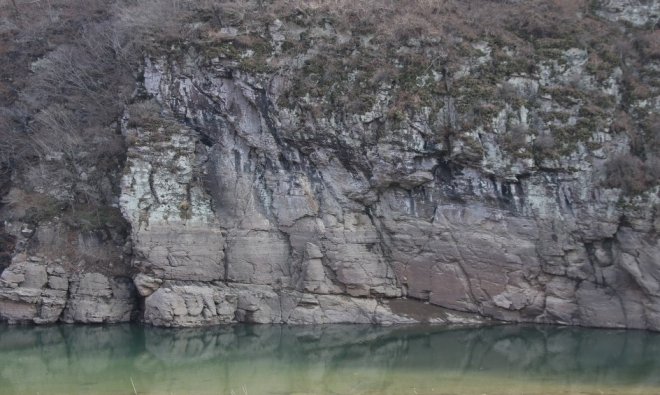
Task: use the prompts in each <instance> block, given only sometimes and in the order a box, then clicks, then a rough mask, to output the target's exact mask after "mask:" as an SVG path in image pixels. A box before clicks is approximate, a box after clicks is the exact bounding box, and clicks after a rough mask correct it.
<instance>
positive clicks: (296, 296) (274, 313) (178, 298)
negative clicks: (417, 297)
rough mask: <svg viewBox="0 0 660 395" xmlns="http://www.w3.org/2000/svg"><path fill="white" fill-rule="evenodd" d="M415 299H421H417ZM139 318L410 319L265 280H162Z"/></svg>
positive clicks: (363, 302) (180, 322) (194, 322)
mask: <svg viewBox="0 0 660 395" xmlns="http://www.w3.org/2000/svg"><path fill="white" fill-rule="evenodd" d="M417 303H420V302H417ZM144 320H145V322H146V323H149V324H152V325H156V326H172V327H193V326H202V325H217V324H222V323H232V322H246V323H258V324H266V323H275V324H281V323H284V324H286V323H288V324H296V325H297V324H332V323H371V324H376V323H378V324H395V323H414V322H419V321H420V320H418V319H414V318H410V317H405V316H403V315H398V314H394V313H393V312H392V311H391V309H390V308H389V306H388V305H387V304H384V303H382V302H380V301H378V300H376V299H363V298H353V297H349V296H343V295H313V294H305V293H301V292H297V291H291V290H276V289H273V288H272V287H269V286H264V285H242V284H230V285H224V284H208V283H186V282H166V283H164V284H163V285H162V286H161V287H160V288H159V289H158V290H157V291H156V292H154V293H153V294H152V295H150V296H148V297H147V298H146V300H145V313H144Z"/></svg>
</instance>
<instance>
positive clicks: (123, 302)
mask: <svg viewBox="0 0 660 395" xmlns="http://www.w3.org/2000/svg"><path fill="white" fill-rule="evenodd" d="M69 287H70V290H69V299H68V301H67V303H66V309H65V310H64V312H63V314H62V321H63V322H66V323H74V322H79V323H116V322H128V321H130V320H131V317H132V314H133V312H134V311H135V309H136V307H137V305H136V302H137V295H136V291H135V287H134V285H133V282H132V281H131V280H130V279H128V278H123V277H118V278H113V279H108V278H107V277H106V276H104V275H102V274H100V273H84V274H79V275H75V276H73V277H72V278H71V280H70V285H69Z"/></svg>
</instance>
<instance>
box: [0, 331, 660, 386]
mask: <svg viewBox="0 0 660 395" xmlns="http://www.w3.org/2000/svg"><path fill="white" fill-rule="evenodd" d="M135 393H137V394H138V395H142V394H164V395H169V394H172V395H194V394H215V395H218V394H228V395H232V394H233V395H245V394H248V395H258V394H397V395H399V394H476V395H482V394H487V395H494V394H594V395H601V394H660V333H651V332H644V331H616V330H598V329H576V328H561V327H546V326H543V327H530V326H515V325H502V326H488V327H480V328H447V327H442V326H404V327H401V326H399V327H377V326H367V325H334V326H312V327H290V326H279V325H278V326H270V325H263V326H255V325H234V326H225V327H215V328H197V329H162V328H150V327H142V326H139V325H114V326H66V325H61V326H50V327H7V326H0V395H5V394H15V395H27V394H30V395H48V394H57V395H59V394H69V395H72V394H85V395H94V394H123V395H131V394H133V395H135Z"/></svg>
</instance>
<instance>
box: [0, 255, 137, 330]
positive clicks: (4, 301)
mask: <svg viewBox="0 0 660 395" xmlns="http://www.w3.org/2000/svg"><path fill="white" fill-rule="evenodd" d="M136 308H137V296H136V292H135V287H134V285H133V281H132V280H131V279H129V278H122V277H118V278H114V279H109V278H108V277H106V276H105V275H103V274H99V273H81V274H76V275H73V276H70V275H69V274H67V272H66V271H65V270H64V268H63V267H62V261H61V260H59V259H57V260H55V261H51V260H48V259H46V258H44V257H43V256H31V257H26V256H25V254H19V255H17V256H16V257H14V262H13V263H12V264H11V265H10V266H9V267H8V268H7V269H5V270H4V271H3V272H2V275H1V276H0V320H2V321H7V322H9V323H12V324H15V323H34V324H52V323H55V322H58V321H61V322H67V323H116V322H128V321H130V320H131V319H132V318H133V316H134V313H135V312H136Z"/></svg>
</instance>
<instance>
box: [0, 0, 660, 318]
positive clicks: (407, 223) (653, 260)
mask: <svg viewBox="0 0 660 395" xmlns="http://www.w3.org/2000/svg"><path fill="white" fill-rule="evenodd" d="M620 3H622V2H616V1H603V2H599V4H600V6H599V7H598V8H597V9H596V10H595V11H594V12H595V15H597V16H598V18H601V19H597V20H598V21H599V22H598V23H599V25H598V26H600V27H602V26H607V27H609V28H612V29H619V28H621V29H633V27H630V28H628V27H625V28H624V27H622V26H624V25H620V24H616V23H615V22H610V21H608V20H612V21H627V22H628V23H629V24H631V25H635V26H646V25H648V24H655V23H657V19H658V3H657V2H656V1H651V2H640V4H639V5H637V6H630V5H628V4H626V5H623V4H620ZM626 3H627V2H626ZM642 3H643V4H642ZM580 12H582V10H580ZM577 18H578V20H579V21H582V20H583V18H584V20H587V19H589V18H591V19H593V20H596V19H594V18H596V16H589V17H587V16H585V15H582V14H579V16H578V17H577ZM602 18H607V19H608V20H606V19H602ZM591 19H589V20H591ZM576 23H577V22H576ZM579 23H583V22H579ZM584 24H585V26H588V24H587V22H584ZM580 26H582V25H580ZM527 27H528V25H524V26H523V27H521V28H520V29H521V30H523V32H520V31H518V30H516V34H518V37H527V36H525V34H531V35H532V36H533V35H535V34H537V31H536V30H534V29H533V28H529V30H525V29H527ZM246 31H248V33H246V34H241V33H240V32H239V31H238V30H237V29H235V28H233V27H223V28H222V29H219V30H218V31H217V32H215V35H214V36H212V40H211V42H209V41H205V42H204V45H201V46H200V45H192V44H189V45H186V44H174V45H172V46H171V47H169V48H167V50H166V51H165V52H163V51H160V52H159V51H154V52H153V53H151V54H150V55H149V56H147V57H146V58H145V61H144V65H143V69H142V70H141V71H140V76H139V78H140V84H139V87H138V89H137V91H136V94H135V100H134V102H133V103H132V104H130V105H129V106H127V108H126V111H125V113H124V116H123V118H122V120H121V122H120V124H121V125H120V126H121V130H122V134H123V136H124V138H125V140H126V142H127V147H128V148H127V154H126V156H127V160H126V162H125V165H124V168H123V176H122V180H121V195H120V198H119V207H120V209H121V212H122V214H123V216H124V218H125V219H126V220H127V221H128V222H129V224H130V230H131V231H130V235H129V236H128V241H127V242H126V243H119V242H117V243H115V244H117V248H120V249H121V251H123V253H124V258H123V259H125V260H126V261H130V262H131V263H130V267H131V272H130V274H129V275H130V276H132V277H133V279H134V280H133V281H134V286H133V285H132V284H129V283H127V282H126V281H124V280H123V279H124V277H121V276H120V277H106V276H104V275H102V274H98V273H88V274H75V275H74V274H71V276H72V277H71V278H70V279H69V280H68V284H67V281H65V280H63V279H62V277H61V273H62V271H61V270H60V268H59V266H57V263H55V262H49V263H39V262H36V261H35V259H32V258H31V259H32V260H30V259H27V257H25V258H24V259H25V261H23V260H21V259H18V260H17V259H15V262H14V263H12V265H11V266H9V268H8V269H6V270H5V271H4V272H3V274H2V281H3V282H2V286H1V287H0V292H1V293H0V315H2V317H3V318H5V319H8V320H10V321H21V320H32V321H34V322H36V323H41V322H52V321H54V320H56V319H58V317H59V314H60V312H62V311H63V313H62V314H63V315H62V316H61V318H60V319H61V320H63V321H66V322H73V321H76V322H100V321H104V322H115V321H123V320H127V319H129V318H130V316H131V314H132V311H134V310H135V309H136V307H137V302H136V299H135V298H134V296H133V295H134V294H135V293H136V292H137V294H139V295H140V297H141V298H144V308H143V311H141V312H140V314H141V317H142V319H143V320H144V322H146V323H149V324H153V325H158V326H197V325H211V324H220V323H228V322H236V321H239V322H255V323H294V324H307V323H346V322H356V323H357V322H359V323H385V324H390V323H405V322H415V321H416V320H419V318H412V317H411V315H410V314H407V313H406V312H405V311H403V312H402V311H397V309H394V308H393V307H392V306H390V304H389V303H388V301H390V300H394V299H400V298H408V299H414V300H418V301H422V302H427V303H429V304H431V305H435V306H441V307H444V308H448V309H452V310H457V311H461V312H469V313H477V314H478V315H479V316H483V317H489V318H494V319H497V320H503V321H508V322H536V323H554V324H564V325H584V326H597V327H611V328H641V329H652V330H660V258H659V257H660V247H658V245H657V239H658V237H657V231H658V227H659V226H660V223H659V222H658V221H657V220H656V218H657V217H656V210H657V205H658V203H659V202H658V200H659V198H658V187H657V186H654V185H655V184H653V183H652V182H649V183H646V184H644V186H643V187H641V188H636V187H633V186H631V185H632V184H630V183H629V180H628V181H621V182H618V183H617V182H615V181H612V180H611V177H613V176H612V174H613V173H614V172H615V170H616V169H615V170H613V169H614V168H615V164H616V163H619V162H621V163H629V162H624V159H622V158H625V155H627V154H629V152H630V151H631V148H630V147H631V144H632V142H631V139H632V138H631V133H629V131H628V129H625V128H626V127H625V126H622V122H623V120H624V119H626V118H625V117H627V116H629V115H632V116H636V117H638V118H637V119H638V120H639V123H640V124H641V123H644V122H647V121H649V120H650V121H649V122H652V120H653V119H656V118H654V117H657V116H660V96H659V95H660V89H659V88H658V87H659V86H660V85H658V70H660V62H659V61H658V58H654V57H653V56H651V57H649V58H645V59H644V62H643V65H642V66H640V68H639V69H637V70H636V73H637V74H636V78H637V79H638V81H641V85H643V86H644V87H645V89H646V90H645V93H644V94H643V95H641V96H640V95H635V94H632V93H630V91H629V89H630V82H629V81H628V80H627V78H629V77H628V76H627V74H626V73H629V71H627V70H623V69H622V67H623V66H619V65H618V63H615V62H611V63H606V62H601V61H600V60H599V61H594V56H601V57H602V58H603V59H604V58H605V56H604V55H602V54H601V55H594V53H598V52H597V51H596V50H595V49H592V48H591V47H589V45H591V44H584V43H582V42H581V41H580V39H579V37H578V38H577V39H574V38H571V37H569V38H566V37H565V36H561V38H559V37H555V36H552V34H549V37H550V38H547V37H545V38H541V39H534V45H533V52H532V53H531V54H530V53H527V52H525V50H523V49H521V47H519V48H517V47H515V46H514V45H512V44H511V43H507V42H504V43H503V42H501V41H498V40H497V39H482V38H479V39H475V40H473V41H470V42H468V41H465V40H463V39H461V38H458V37H454V38H452V40H454V41H453V42H452V45H453V46H452V47H451V48H454V49H452V50H457V51H458V53H459V55H456V57H455V59H454V60H452V62H451V63H447V61H443V60H442V59H444V57H446V56H448V55H446V53H445V54H443V53H442V50H440V52H439V53H434V52H433V50H434V48H438V47H440V48H441V49H442V48H448V47H443V46H442V45H444V44H442V45H441V44H439V43H437V42H434V41H433V40H432V39H431V38H428V37H426V38H425V37H424V36H423V35H422V38H410V39H407V40H404V43H403V44H401V45H400V46H399V47H398V48H396V49H395V50H394V51H393V52H391V53H389V55H391V57H387V56H386V55H383V54H382V53H381V54H380V55H374V53H375V52H374V51H375V49H378V48H379V45H381V44H379V43H378V42H377V38H378V37H376V36H374V35H373V34H372V33H371V32H369V31H367V32H359V31H358V32H356V31H347V30H345V29H342V28H340V27H338V26H335V25H334V24H333V23H332V21H331V20H327V19H324V18H322V17H318V16H314V15H312V16H310V14H306V13H305V12H303V11H300V12H299V13H298V14H297V15H296V14H294V15H292V16H290V18H288V19H274V20H270V21H269V22H268V23H267V24H266V25H265V27H264V26H261V27H253V28H252V30H246ZM544 34H545V33H544ZM574 34H575V35H577V34H578V33H574ZM653 37H657V35H656V36H653ZM530 39H531V38H530ZM207 40H210V39H208V38H207ZM425 40H426V41H425ZM331 45H332V46H331ZM520 45H522V44H520ZM300 47H302V48H304V50H300V49H299V48H300ZM585 47H587V48H585ZM290 48H293V49H290ZM330 48H332V50H333V51H336V52H333V53H330V52H328V51H330ZM456 48H458V49H456ZM340 54H343V55H342V56H345V58H343V59H344V60H342V61H338V60H337V59H340ZM411 54H412V55H411ZM532 55H533V59H534V62H533V63H530V62H528V61H527V60H526V59H525V57H526V56H532ZM334 56H336V57H337V58H333V57H334ZM379 56H380V57H379ZM420 58H421V59H422V61H421V63H419V62H418V63H414V62H412V61H410V59H417V61H418V60H419V59H420ZM365 59H368V60H367V61H365ZM401 59H404V60H401ZM406 59H407V60H406ZM445 60H446V59H445ZM337 62H339V63H340V64H338V63H337ZM341 62H343V63H341ZM370 62H371V63H370ZM379 62H380V63H379ZM406 62H408V63H406ZM411 62H412V63H411ZM443 62H444V63H443ZM598 62H601V63H598ZM365 63H370V64H372V65H373V64H376V65H377V66H375V67H372V66H369V65H366V66H365ZM595 63H596V65H594V64H595ZM333 70H334V71H333ZM624 113H625V114H628V115H622V114H624ZM645 125H646V124H645ZM644 127H646V126H644ZM624 129H625V130H624ZM650 158H651V154H650V153H649V154H648V155H647V162H646V163H645V164H643V165H644V166H649V167H652V166H653V163H655V162H652V161H651V159H650ZM617 161H619V162H617ZM635 163H637V162H635ZM639 166H642V162H639ZM619 167H620V168H622V169H623V170H622V171H623V173H628V172H629V173H634V168H633V167H634V166H633V167H626V166H624V165H621V166H619ZM624 175H629V174H624ZM630 175H631V174H630ZM626 180H627V179H626ZM635 185H636V184H635ZM36 259H39V258H36ZM67 292H68V296H67ZM67 300H68V301H67ZM17 304H21V306H23V307H21V308H17V307H16V306H17ZM65 305H66V308H65ZM25 306H29V307H25ZM466 319H467V318H455V319H454V318H451V317H450V318H443V319H438V320H440V321H442V320H445V321H452V320H459V321H461V320H466Z"/></svg>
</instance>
